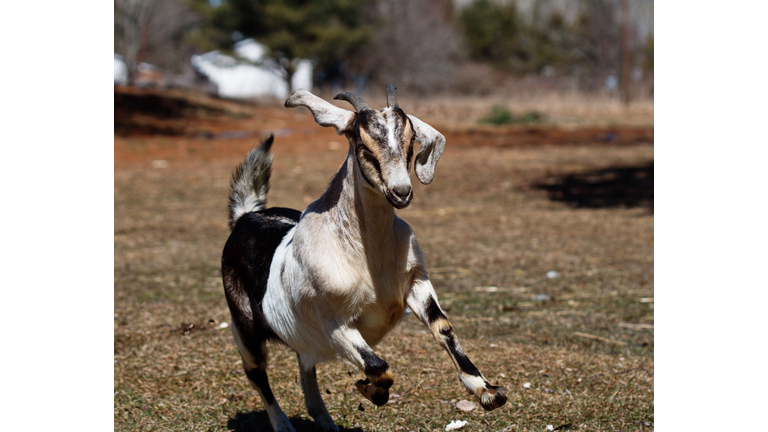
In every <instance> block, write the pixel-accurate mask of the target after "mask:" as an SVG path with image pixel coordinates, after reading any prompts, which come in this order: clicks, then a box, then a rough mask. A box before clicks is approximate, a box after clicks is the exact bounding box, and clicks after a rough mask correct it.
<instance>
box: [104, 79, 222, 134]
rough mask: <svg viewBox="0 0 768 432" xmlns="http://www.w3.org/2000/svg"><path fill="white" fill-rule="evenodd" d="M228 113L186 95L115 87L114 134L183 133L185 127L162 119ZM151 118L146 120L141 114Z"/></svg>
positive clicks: (217, 115)
mask: <svg viewBox="0 0 768 432" xmlns="http://www.w3.org/2000/svg"><path fill="white" fill-rule="evenodd" d="M228 114H229V113H228V112H227V111H226V110H224V109H221V108H217V107H213V106H209V105H206V104H202V103H196V102H195V101H191V100H188V99H185V98H183V97H174V96H168V95H158V94H153V93H142V92H139V91H134V92H133V93H126V92H118V91H117V90H116V91H115V134H117V135H123V136H128V135H133V134H141V135H149V136H151V135H164V136H180V135H184V134H185V131H184V129H183V128H180V127H179V125H177V124H169V123H168V122H163V121H162V120H184V119H194V118H199V117H220V116H225V115H228ZM140 117H145V118H152V119H155V121H154V122H149V123H147V122H146V121H140V120H138V118H140Z"/></svg>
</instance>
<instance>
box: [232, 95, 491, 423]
mask: <svg viewBox="0 0 768 432" xmlns="http://www.w3.org/2000/svg"><path fill="white" fill-rule="evenodd" d="M336 98H337V99H343V100H347V101H349V102H350V103H352V104H353V106H354V107H355V111H354V112H353V111H348V110H345V109H341V108H338V107H336V106H334V105H332V104H330V103H328V102H326V101H324V100H322V99H320V98H318V97H316V96H314V95H312V94H311V93H309V92H307V91H306V90H297V91H296V92H294V93H293V94H292V95H291V96H290V97H289V98H288V100H287V101H286V103H285V105H286V107H296V106H305V107H307V108H309V110H310V111H311V112H312V114H313V116H314V118H315V120H316V122H317V123H318V124H320V125H321V126H332V127H334V128H335V129H336V131H337V132H338V133H339V134H340V135H341V134H343V135H345V136H346V137H347V138H348V140H349V152H348V154H347V158H346V160H345V161H344V163H343V164H342V166H341V167H340V168H339V171H338V172H337V173H336V175H335V176H334V178H333V179H332V181H331V183H330V185H329V186H328V189H327V190H326V191H325V193H323V195H322V196H321V197H320V198H318V199H317V200H316V201H315V202H313V203H312V204H310V205H309V206H308V207H307V208H306V210H304V211H303V212H301V213H300V212H298V211H296V210H292V209H284V208H271V209H266V207H265V204H266V195H267V191H268V188H269V186H268V185H269V183H268V182H269V176H270V167H271V160H272V154H271V153H270V151H269V150H270V147H271V145H272V141H273V139H272V137H270V138H269V139H267V140H266V141H265V142H264V143H263V144H262V145H261V146H260V147H258V148H256V149H254V150H252V151H251V153H249V155H248V157H247V158H246V160H245V162H244V163H243V165H241V166H240V167H239V168H238V170H237V171H236V172H235V174H234V176H233V179H232V191H231V194H230V224H231V227H232V234H231V235H230V238H229V240H228V241H227V244H226V246H225V247H224V253H223V256H222V275H223V279H224V288H225V293H226V296H227V301H228V303H229V307H230V311H231V314H232V324H233V325H232V332H233V334H234V337H235V340H236V342H237V344H238V347H239V350H240V355H241V357H242V359H243V367H244V369H245V372H246V375H247V377H248V379H249V380H250V382H251V384H252V385H253V387H254V388H255V389H256V390H257V391H258V392H259V393H260V395H261V397H262V399H263V401H264V404H265V406H266V410H267V412H268V414H269V417H270V421H271V423H272V426H273V428H274V429H275V430H276V431H293V430H294V429H293V427H292V426H291V424H290V422H289V421H288V418H287V417H286V416H285V414H284V413H283V412H282V410H281V409H280V407H279V405H278V403H277V401H276V400H275V397H274V395H273V394H272V391H271V389H270V387H269V382H268V379H267V372H266V370H267V369H266V366H267V349H266V342H267V341H269V340H273V341H279V342H282V343H284V344H286V345H288V346H289V347H291V348H292V349H293V350H294V351H296V353H297V355H298V360H299V364H300V370H301V384H302V389H303V390H304V396H305V401H306V404H307V408H308V411H309V414H310V415H311V416H312V417H313V418H314V419H315V422H316V423H317V424H318V425H319V426H320V427H321V428H322V429H323V430H338V428H337V427H336V426H335V424H334V422H333V419H332V418H331V416H330V414H329V413H328V411H327V409H326V407H325V404H324V403H323V401H322V398H321V396H320V391H319V388H318V385H317V378H316V375H315V365H316V364H318V363H320V362H323V361H328V360H332V359H336V358H340V359H343V360H345V361H347V362H349V363H351V364H352V365H354V366H356V367H357V368H359V369H360V370H361V371H362V372H363V373H364V374H365V377H366V378H365V379H364V380H359V381H358V382H357V383H356V385H357V388H358V390H359V391H360V392H361V393H362V395H363V396H364V397H366V398H367V399H369V400H371V401H372V402H373V403H375V404H377V405H383V404H385V403H387V400H388V398H389V388H390V386H391V385H392V383H393V382H394V379H393V375H392V373H391V372H390V370H389V366H388V365H387V363H386V361H384V360H383V359H381V358H380V357H379V356H378V355H377V354H376V353H375V352H374V351H373V349H372V347H373V346H375V345H376V344H377V343H378V342H380V341H381V339H382V338H383V337H384V336H385V335H386V334H387V333H388V332H389V331H390V330H392V328H393V327H394V326H395V325H396V324H397V323H398V322H399V320H400V319H401V318H402V316H403V313H404V310H405V307H406V306H408V307H410V308H411V310H412V311H413V313H414V315H415V316H416V317H418V318H419V320H421V321H422V322H423V323H424V324H425V325H427V327H428V328H429V330H430V332H431V333H432V335H433V336H434V338H435V339H436V340H437V342H438V343H439V344H440V345H441V346H442V347H443V348H445V350H446V351H447V352H448V354H449V355H450V357H451V360H452V361H453V363H454V365H455V366H456V368H457V370H458V372H459V378H460V380H461V382H462V384H463V385H464V387H465V388H466V390H467V391H468V392H469V393H470V394H472V395H473V396H474V397H475V398H476V399H477V400H478V401H479V402H480V404H481V405H482V406H483V407H484V408H485V409H486V410H493V409H495V408H498V407H499V406H502V405H503V404H504V403H505V402H506V396H505V395H504V390H503V389H502V388H500V387H497V386H494V385H492V384H490V383H489V382H488V381H487V380H485V378H483V376H482V374H480V372H479V371H478V370H477V368H476V367H475V366H474V365H473V364H472V362H471V361H470V360H469V358H468V357H467V356H466V355H465V354H464V352H463V351H462V349H461V346H460V345H459V342H458V339H457V338H456V336H455V334H454V332H453V328H452V326H451V324H450V323H449V322H448V320H447V318H446V316H445V314H444V313H443V312H442V310H441V309H440V306H439V305H438V302H437V297H436V295H435V291H434V289H433V287H432V284H431V283H430V281H429V278H428V276H427V271H426V268H425V265H424V259H423V257H422V254H421V251H420V250H419V246H418V243H417V241H416V237H415V235H414V233H413V231H412V230H411V228H410V226H408V224H407V223H405V222H404V221H402V220H401V219H400V218H398V217H397V216H396V215H395V212H394V208H403V207H405V206H407V205H408V204H409V203H410V201H411V199H412V197H413V190H412V188H411V183H410V176H409V171H410V167H411V158H412V155H413V146H414V143H415V142H416V141H418V142H419V144H420V151H419V153H418V154H417V155H416V157H415V172H416V176H417V178H418V179H419V180H420V181H421V182H422V183H424V184H428V183H430V182H431V181H432V178H433V175H434V168H435V164H436V163H437V161H438V159H439V158H440V155H441V153H442V151H443V147H444V145H445V138H444V137H443V136H442V134H440V133H439V132H437V131H436V130H435V129H434V128H432V127H431V126H429V125H427V124H426V123H423V122H422V121H420V120H419V119H417V118H415V117H413V116H410V115H406V114H405V113H404V112H403V111H402V109H400V108H399V106H398V105H397V101H396V99H395V97H394V86H390V88H389V89H388V107H387V108H384V109H382V110H379V111H375V110H372V109H371V108H370V107H368V105H367V104H366V103H365V102H364V101H362V99H360V98H359V97H357V96H355V95H352V94H350V93H343V94H341V95H338V96H337V97H336Z"/></svg>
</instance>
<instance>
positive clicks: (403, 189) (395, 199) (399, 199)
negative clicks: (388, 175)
mask: <svg viewBox="0 0 768 432" xmlns="http://www.w3.org/2000/svg"><path fill="white" fill-rule="evenodd" d="M385 195H386V197H387V201H389V203H390V204H392V205H393V206H394V207H395V208H397V209H402V208H406V207H408V204H410V203H411V200H412V199H413V188H412V187H411V185H399V186H395V187H393V188H391V189H387V193H386V194H385Z"/></svg>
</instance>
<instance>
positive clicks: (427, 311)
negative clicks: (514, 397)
mask: <svg viewBox="0 0 768 432" xmlns="http://www.w3.org/2000/svg"><path fill="white" fill-rule="evenodd" d="M406 303H407V304H408V306H409V307H410V308H411V310H412V311H413V313H414V314H415V315H416V316H417V317H418V318H419V320H421V322H423V323H424V324H425V325H426V326H427V327H429V331H430V333H432V336H433V337H434V338H435V340H437V343H439V344H440V346H441V347H443V348H444V349H445V350H446V351H448V354H449V355H450V356H451V360H452V361H453V364H454V366H456V369H457V370H458V371H459V378H460V379H461V383H462V384H464V387H465V388H466V389H467V392H468V393H469V394H471V395H473V396H474V397H475V399H477V401H478V402H480V405H482V407H483V408H485V410H486V411H491V410H494V409H496V408H498V407H500V406H502V405H504V403H506V402H507V396H506V395H505V393H506V390H505V389H504V388H502V387H498V386H495V385H493V384H491V383H489V382H488V381H487V380H486V379H485V378H484V377H483V375H482V374H481V373H480V371H479V370H477V368H476V367H475V365H474V364H472V362H471V361H470V360H469V357H467V355H466V354H464V351H462V349H461V345H459V340H458V338H457V337H456V334H455V333H454V332H453V326H452V325H451V323H450V322H449V321H448V318H447V317H446V316H445V314H444V313H443V311H442V309H440V306H439V305H438V304H437V296H436V295H435V289H434V288H433V287H432V283H431V282H430V281H429V279H427V277H426V275H423V276H421V277H417V278H416V280H415V281H414V284H413V287H412V289H411V292H410V294H409V295H408V297H407V298H406Z"/></svg>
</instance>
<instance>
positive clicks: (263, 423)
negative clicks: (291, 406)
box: [227, 410, 363, 432]
mask: <svg viewBox="0 0 768 432" xmlns="http://www.w3.org/2000/svg"><path fill="white" fill-rule="evenodd" d="M290 420H291V424H292V425H293V427H294V428H296V432H317V431H319V430H320V428H319V427H317V426H315V423H314V422H313V421H311V420H307V419H303V418H301V417H292V418H291V419H290ZM227 428H228V429H229V430H231V431H234V432H260V431H271V430H272V425H271V424H270V423H269V415H268V414H267V412H266V411H265V410H262V411H252V412H247V413H237V415H235V417H234V418H231V419H229V422H228V423H227ZM339 430H340V431H341V432H363V430H362V429H360V428H354V429H349V428H345V427H341V426H339Z"/></svg>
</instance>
